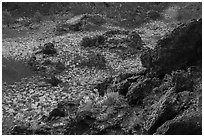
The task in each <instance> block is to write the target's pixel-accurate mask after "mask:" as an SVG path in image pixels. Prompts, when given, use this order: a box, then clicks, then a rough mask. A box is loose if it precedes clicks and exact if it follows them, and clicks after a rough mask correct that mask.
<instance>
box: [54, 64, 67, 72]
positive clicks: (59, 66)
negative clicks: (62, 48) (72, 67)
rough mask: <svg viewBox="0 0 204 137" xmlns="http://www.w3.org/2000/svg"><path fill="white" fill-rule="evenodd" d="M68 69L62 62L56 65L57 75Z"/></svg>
mask: <svg viewBox="0 0 204 137" xmlns="http://www.w3.org/2000/svg"><path fill="white" fill-rule="evenodd" d="M65 69H66V66H65V64H64V63H62V62H61V61H58V62H57V63H56V64H55V72H54V73H55V74H58V73H61V72H62V71H64V70H65Z"/></svg>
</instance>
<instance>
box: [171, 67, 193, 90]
mask: <svg viewBox="0 0 204 137" xmlns="http://www.w3.org/2000/svg"><path fill="white" fill-rule="evenodd" d="M172 77H173V78H172V82H173V83H174V84H175V88H176V91H177V92H181V91H184V90H188V91H193V80H192V78H191V75H190V74H189V73H188V72H185V71H182V70H177V71H173V72H172Z"/></svg>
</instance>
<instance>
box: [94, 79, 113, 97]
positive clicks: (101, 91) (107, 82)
mask: <svg viewBox="0 0 204 137" xmlns="http://www.w3.org/2000/svg"><path fill="white" fill-rule="evenodd" d="M112 80H113V78H112V77H108V78H106V79H104V80H103V81H102V82H101V83H98V84H97V85H96V86H95V87H94V89H97V90H98V93H99V95H100V96H104V94H105V93H106V92H107V91H106V90H107V88H108V86H110V85H111V82H112Z"/></svg>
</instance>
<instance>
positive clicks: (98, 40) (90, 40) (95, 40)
mask: <svg viewBox="0 0 204 137" xmlns="http://www.w3.org/2000/svg"><path fill="white" fill-rule="evenodd" d="M105 40H106V37H104V36H102V35H96V36H93V37H84V38H83V39H82V41H81V46H82V47H98V46H100V45H103V44H104V43H105Z"/></svg>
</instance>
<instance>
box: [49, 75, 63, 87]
mask: <svg viewBox="0 0 204 137" xmlns="http://www.w3.org/2000/svg"><path fill="white" fill-rule="evenodd" d="M46 81H47V82H48V83H50V84H51V85H52V86H57V85H58V84H60V83H62V80H59V79H58V78H56V77H55V76H53V75H52V76H51V78H50V79H47V80H46Z"/></svg>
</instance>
